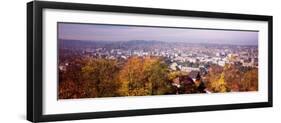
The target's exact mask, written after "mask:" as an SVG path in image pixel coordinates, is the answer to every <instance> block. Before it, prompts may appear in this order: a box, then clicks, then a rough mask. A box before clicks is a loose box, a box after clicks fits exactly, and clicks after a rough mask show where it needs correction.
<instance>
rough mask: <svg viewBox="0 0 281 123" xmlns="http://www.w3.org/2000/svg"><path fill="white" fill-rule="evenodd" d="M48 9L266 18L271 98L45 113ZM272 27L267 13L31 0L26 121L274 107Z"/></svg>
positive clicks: (248, 18)
mask: <svg viewBox="0 0 281 123" xmlns="http://www.w3.org/2000/svg"><path fill="white" fill-rule="evenodd" d="M45 8H50V9H65V10H85V11H101V12H118V13H133V14H134V13H136V14H150V15H168V16H188V17H202V18H220V19H236V20H237V19H238V20H256V21H266V22H268V101H266V102H257V103H241V104H224V105H208V106H191V107H190V106H189V107H175V108H174V107H173V108H158V109H140V110H124V111H107V112H92V113H73V114H57V115H44V114H43V113H42V111H43V107H42V100H43V95H42V89H43V85H42V71H43V67H42V45H43V43H42V40H43V39H42V35H43V34H42V28H43V26H42V18H43V12H42V10H43V9H45ZM272 28H273V17H272V16H265V15H248V14H233V13H217V12H202V11H185V10H171V9H156V8H140V7H125V6H109V5H93V4H80V3H63V2H45V1H33V2H29V3H27V120H29V121H32V122H44V121H63V120H79V119H94V118H107V117H124V116H137V115H154V114H170V113H185V112H199V111H213V110H229V109H245V108H259V107H272V106H273V95H272V92H273V91H272V82H273V80H272V78H273V74H272V72H273V71H272V67H273V66H272V65H273V62H272V59H273V56H272V54H273V53H272V52H273V49H272V48H273V47H272V46H273V41H272V36H273V33H272V30H273V29H272Z"/></svg>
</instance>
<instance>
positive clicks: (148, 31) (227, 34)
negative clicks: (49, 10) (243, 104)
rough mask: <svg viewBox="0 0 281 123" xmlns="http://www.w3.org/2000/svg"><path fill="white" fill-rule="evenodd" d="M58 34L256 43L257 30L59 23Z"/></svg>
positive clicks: (86, 37) (88, 37)
mask: <svg viewBox="0 0 281 123" xmlns="http://www.w3.org/2000/svg"><path fill="white" fill-rule="evenodd" d="M58 38H59V39H70V40H88V41H130V40H148V41H149V40H156V41H167V42H188V43H215V44H236V45H257V44H258V32H257V31H236V30H235V31H233V30H210V29H190V28H163V27H162V28H160V27H143V26H142V27H141V26H125V25H101V24H78V23H58Z"/></svg>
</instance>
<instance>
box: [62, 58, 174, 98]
mask: <svg viewBox="0 0 281 123" xmlns="http://www.w3.org/2000/svg"><path fill="white" fill-rule="evenodd" d="M81 61H83V62H81V63H82V64H81V65H79V66H81V68H80V70H77V71H76V72H77V75H81V76H79V80H78V81H80V82H74V80H71V79H65V80H67V81H65V80H62V81H61V82H60V83H59V84H60V85H59V98H60V99H67V98H94V97H116V96H143V95H158V94H165V93H167V92H168V91H169V88H170V85H169V83H168V81H167V76H166V73H167V70H168V69H167V68H168V67H167V65H165V64H164V63H163V62H161V61H162V60H160V59H159V58H156V57H144V58H142V57H131V58H130V59H128V60H127V61H125V63H123V64H124V65H122V63H121V64H120V63H119V64H118V63H117V61H116V60H106V59H95V58H87V59H83V60H81ZM75 66H77V64H76V65H73V66H69V67H75ZM70 70H71V69H70ZM66 72H69V71H66ZM62 74H65V73H62ZM62 76H63V75H62ZM64 78H65V77H64ZM70 78H75V77H70Z"/></svg>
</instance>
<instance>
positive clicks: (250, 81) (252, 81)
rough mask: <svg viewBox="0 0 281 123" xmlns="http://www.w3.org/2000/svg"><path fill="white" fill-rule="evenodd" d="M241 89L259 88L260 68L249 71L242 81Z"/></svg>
mask: <svg viewBox="0 0 281 123" xmlns="http://www.w3.org/2000/svg"><path fill="white" fill-rule="evenodd" d="M240 86H241V87H240V90H241V91H257V90H258V69H252V70H249V71H247V72H246V73H245V74H244V76H243V78H242V81H241V83H240Z"/></svg>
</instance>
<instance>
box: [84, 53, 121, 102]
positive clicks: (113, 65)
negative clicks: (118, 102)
mask: <svg viewBox="0 0 281 123" xmlns="http://www.w3.org/2000/svg"><path fill="white" fill-rule="evenodd" d="M118 71H119V68H118V66H117V62H116V61H114V60H107V59H94V58H90V59H87V63H86V64H85V66H83V67H82V74H83V76H82V77H83V83H84V86H83V90H84V97H113V96H118V92H117V90H118V88H119V83H118V82H117V80H116V75H117V74H118Z"/></svg>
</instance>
